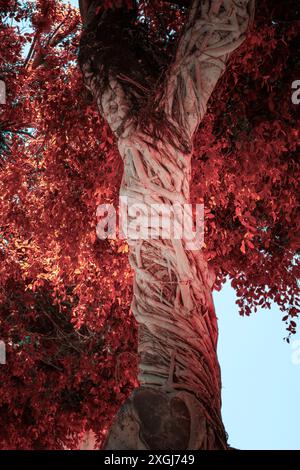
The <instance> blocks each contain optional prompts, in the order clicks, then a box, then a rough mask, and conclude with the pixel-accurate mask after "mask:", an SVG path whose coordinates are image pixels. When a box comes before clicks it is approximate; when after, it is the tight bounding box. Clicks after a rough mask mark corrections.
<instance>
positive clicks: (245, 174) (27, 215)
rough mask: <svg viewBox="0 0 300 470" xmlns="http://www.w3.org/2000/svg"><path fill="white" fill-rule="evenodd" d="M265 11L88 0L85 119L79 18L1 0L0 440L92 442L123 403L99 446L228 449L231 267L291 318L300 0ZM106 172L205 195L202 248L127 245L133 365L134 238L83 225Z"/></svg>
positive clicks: (107, 195) (126, 189)
mask: <svg viewBox="0 0 300 470" xmlns="http://www.w3.org/2000/svg"><path fill="white" fill-rule="evenodd" d="M271 4H272V2H268V1H264V2H260V5H258V6H257V11H256V15H255V18H256V19H255V25H254V27H253V29H252V30H249V28H248V26H249V23H250V22H251V20H252V16H253V5H252V2H247V1H245V2H238V3H237V2H231V1H229V0H228V1H224V2H211V1H207V2H198V1H196V0H195V1H193V2H191V3H190V2H185V1H177V2H175V1H174V2H171V1H170V2H167V1H157V2H148V1H141V2H137V3H134V2H130V1H129V2H123V1H116V2H108V1H106V2H105V1H103V2H97V1H95V2H88V1H87V2H82V5H81V14H82V18H83V23H84V29H83V34H82V39H81V44H80V52H79V61H80V66H81V69H82V72H83V76H84V80H85V83H86V85H87V87H88V88H89V90H90V92H91V95H92V96H93V98H94V99H95V100H96V102H97V104H98V108H99V110H100V116H98V113H97V110H96V109H95V107H94V105H93V102H92V99H91V98H92V96H90V95H87V93H86V92H85V91H84V89H83V87H82V76H81V72H80V71H79V70H78V68H77V65H76V63H75V61H76V56H77V47H78V40H79V36H80V31H79V29H80V28H79V25H80V21H79V16H78V13H77V12H76V11H75V10H74V9H71V8H69V7H66V6H64V5H63V4H62V3H61V2H60V1H51V2H45V1H42V0H40V1H38V2H36V4H35V5H33V4H32V3H29V2H28V3H26V2H22V4H21V3H19V2H15V1H11V2H5V5H4V8H3V10H2V20H3V23H2V29H1V38H5V39H4V40H5V44H6V48H4V49H3V51H4V52H3V54H4V57H3V58H4V63H3V64H2V68H1V74H2V76H1V77H4V79H5V82H6V85H7V90H8V96H7V105H6V106H5V107H3V108H2V111H3V112H2V127H1V129H2V149H3V157H2V169H1V185H2V194H3V197H2V199H1V202H0V203H1V216H2V217H1V220H2V222H1V224H2V227H1V230H2V240H3V242H2V251H1V256H2V265H1V276H0V279H1V289H2V290H1V302H2V307H1V311H2V314H1V315H2V320H3V322H2V326H1V333H0V334H1V338H3V339H5V340H6V343H7V344H8V359H10V360H8V364H7V365H6V366H5V368H6V370H5V371H4V370H0V373H1V375H2V383H3V384H4V387H5V390H6V393H4V394H3V395H2V398H1V400H2V401H1V405H0V406H1V416H2V420H3V424H5V426H2V430H1V446H2V447H4V448H8V447H10V448H13V447H14V446H16V447H19V448H61V447H68V448H71V447H75V446H76V445H77V442H78V439H79V437H80V432H81V431H82V430H84V429H86V430H89V429H93V430H94V431H95V433H96V435H97V437H98V441H99V444H100V443H101V442H102V441H103V437H104V435H105V434H106V432H107V429H108V428H109V426H110V422H111V419H112V417H113V416H114V414H115V412H116V410H117V409H118V408H119V406H120V405H121V403H123V402H124V401H125V400H126V401H125V404H124V405H123V407H122V408H121V412H119V414H118V415H117V418H116V420H115V421H114V424H113V426H112V428H111V431H110V434H109V438H108V440H107V442H106V447H107V448H121V446H124V447H125V448H144V447H148V448H152V449H155V448H163V446H165V448H167V449H170V448H174V449H180V448H227V446H228V444H227V437H226V433H225V430H224V427H223V424H222V420H221V412H220V407H221V403H220V394H221V380H220V372H219V365H218V360H217V356H216V342H217V324H216V316H215V312H214V308H213V303H212V296H211V294H212V289H213V288H220V287H221V285H222V283H223V282H224V281H225V279H226V277H230V278H231V280H232V285H233V286H234V287H235V289H236V291H237V294H238V298H239V299H238V302H239V305H240V309H241V314H246V315H249V314H250V312H251V310H253V309H256V308H257V307H258V306H263V307H268V306H270V302H271V300H274V301H276V302H277V303H278V304H279V305H280V307H281V308H282V310H283V311H284V312H285V316H284V321H286V322H287V330H288V338H287V339H289V335H291V334H293V333H294V332H295V327H296V323H295V320H296V318H297V316H298V305H299V304H298V301H297V292H298V291H297V278H298V277H299V266H298V265H297V249H298V234H299V222H298V218H297V214H298V206H297V202H296V197H297V193H296V187H297V186H296V184H297V176H298V172H299V162H298V160H297V152H298V150H299V134H298V129H297V119H298V113H299V111H298V108H297V106H296V105H294V104H293V103H292V101H291V83H292V81H293V80H295V79H297V78H298V77H297V70H298V67H299V63H298V61H297V57H296V51H297V48H298V47H299V33H298V29H299V28H298V24H297V21H294V20H297V15H298V14H299V12H298V11H297V8H296V7H295V8H293V2H290V8H282V7H272V5H271ZM237 5H238V6H237ZM292 12H293V14H294V15H295V17H293V16H291V13H292ZM9 18H12V20H10V19H9ZM21 18H22V19H26V21H27V22H29V23H30V24H31V25H32V30H30V31H29V32H28V33H27V35H24V34H22V31H21V30H20V23H19V22H20V20H21ZM245 35H247V39H246V40H245V41H244V37H245ZM26 42H28V43H30V44H31V48H29V51H28V54H27V57H26V59H25V61H24V60H23V58H22V45H23V44H24V43H26ZM237 47H239V54H233V56H232V58H231V59H230V61H229V63H228V57H229V55H230V54H231V53H232V52H234V50H236V48H237ZM225 64H226V67H227V68H226V72H225V73H224V71H225ZM221 75H222V79H221V80H219V81H218V79H219V77H220V76H221ZM215 87H216V89H215V91H214V93H213V95H212V99H211V100H210V102H209V105H208V99H209V97H210V95H211V93H212V91H213V90H214V88H215ZM207 106H208V109H207V111H206V108H207ZM279 106H280V109H278V107H279ZM205 111H206V114H205ZM204 114H205V117H204ZM200 121H201V124H200V127H199V128H198V126H199V123H200ZM107 123H108V124H109V126H108V125H107ZM109 127H110V129H109ZM117 146H118V148H117ZM119 153H120V154H121V156H122V159H123V162H124V163H125V171H124V177H123V178H122V182H121V177H122V173H123V168H122V162H121V160H120V156H119ZM120 183H121V191H122V192H123V194H125V195H128V196H129V197H130V198H131V203H133V202H135V201H136V200H142V201H143V202H146V204H147V205H150V204H152V203H153V202H157V201H163V202H164V203H168V204H171V203H172V202H174V201H177V200H178V201H179V202H185V201H188V200H189V199H190V194H189V192H190V187H189V186H190V183H191V200H193V201H197V202H203V203H204V207H205V247H204V249H202V250H201V251H199V250H198V251H193V250H186V249H185V242H186V241H185V240H183V241H176V240H162V239H159V240H152V239H151V240H147V241H144V242H143V243H140V244H139V243H137V242H134V241H130V240H129V241H130V243H129V257H130V263H131V266H132V268H133V271H134V272H135V278H134V296H133V302H132V308H131V311H132V312H133V313H134V315H135V317H136V320H137V323H138V325H139V346H138V347H139V358H137V355H136V354H135V344H136V330H135V326H134V318H133V316H132V314H131V313H130V312H129V304H130V301H131V298H132V293H131V282H132V271H131V270H130V268H129V266H128V264H127V251H128V246H127V244H126V243H125V242H124V241H122V240H104V241H103V240H98V239H97V238H96V235H95V226H96V223H97V221H96V218H95V210H96V207H97V205H98V204H99V203H103V202H109V203H114V204H116V203H117V200H118V190H119V185H120ZM16 351H18V354H16ZM137 362H139V368H140V374H139V382H140V386H139V387H137V385H138V384H137V380H136V372H135V371H136V365H137ZM133 388H134V391H133V392H132V390H133ZM33 391H34V393H32V392H33ZM49 404H51V406H49ZM37 405H38V406H37ZM45 410H46V411H45ZM11 416H14V418H13V419H11ZM45 423H46V424H45ZM123 423H126V425H127V426H130V429H131V432H130V433H128V432H127V435H126V436H125V437H124V435H123V434H122V424H123ZM25 426H26V436H24V432H23V429H24V427H25ZM54 430H55V433H54ZM115 446H116V447H115Z"/></svg>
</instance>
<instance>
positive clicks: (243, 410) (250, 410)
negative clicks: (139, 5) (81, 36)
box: [70, 0, 300, 450]
mask: <svg viewBox="0 0 300 470" xmlns="http://www.w3.org/2000/svg"><path fill="white" fill-rule="evenodd" d="M70 3H71V4H73V5H75V6H77V5H78V2H77V0H72V1H71V2H70ZM235 300H236V298H235V291H234V289H233V288H232V287H231V286H230V283H229V282H228V283H227V284H226V285H225V286H224V288H223V289H222V291H221V292H215V293H214V301H215V307H216V312H217V316H218V324H219V344H218V356H219V362H220V366H221V372H222V403H223V405H222V415H223V421H224V425H225V428H226V431H227V433H228V435H229V443H230V445H231V446H232V447H235V448H237V449H244V450H246V449H300V333H299V332H298V333H297V334H296V335H295V337H294V338H293V340H292V341H291V344H290V345H289V344H288V343H286V342H285V341H284V340H283V338H284V337H285V336H286V331H285V323H283V322H282V321H281V319H282V316H283V314H282V312H280V311H279V309H278V308H277V307H276V305H272V308H271V310H262V309H261V310H258V312H257V313H253V314H252V315H251V316H250V317H241V316H240V315H239V313H238V307H237V305H236V304H235Z"/></svg>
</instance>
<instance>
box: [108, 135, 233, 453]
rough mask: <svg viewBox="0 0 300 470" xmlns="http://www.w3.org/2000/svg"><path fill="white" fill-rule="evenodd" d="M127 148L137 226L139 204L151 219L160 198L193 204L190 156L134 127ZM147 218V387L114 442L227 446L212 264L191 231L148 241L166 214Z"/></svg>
mask: <svg viewBox="0 0 300 470" xmlns="http://www.w3.org/2000/svg"><path fill="white" fill-rule="evenodd" d="M119 150H120V153H121V155H122V158H123V161H124V177H123V182H122V187H121V196H122V197H123V198H124V197H126V198H127V201H128V213H129V214H130V212H131V217H130V215H129V220H128V226H129V232H130V227H132V226H134V225H135V222H136V221H135V214H134V213H135V212H136V210H135V209H137V208H139V209H140V211H143V212H144V215H145V216H147V214H148V215H149V214H150V213H151V209H152V211H153V207H155V205H157V204H158V203H161V204H164V207H168V206H169V207H170V212H171V211H172V207H173V206H174V204H176V203H177V204H178V206H179V205H180V206H182V205H183V204H184V203H188V202H189V185H190V174H191V171H190V165H191V155H190V154H183V153H180V152H179V151H178V150H177V149H175V148H174V147H173V146H172V144H170V142H168V141H167V140H165V141H164V140H159V141H157V140H156V141H155V139H154V138H151V137H149V136H148V135H146V134H143V132H142V131H138V130H137V129H134V128H133V129H131V131H130V133H129V135H126V137H123V138H120V139H119ZM145 212H146V213H145ZM138 218H139V219H140V217H138ZM145 220H146V222H145V224H144V227H140V229H142V230H144V234H143V235H142V236H141V238H140V239H137V240H134V239H133V238H131V233H128V241H129V247H130V256H129V260H130V264H131V266H132V268H133V269H134V272H135V279H134V297H133V301H132V312H133V314H134V315H135V318H136V320H137V322H138V328H139V344H138V353H139V358H140V364H139V367H140V373H139V382H140V388H139V389H137V390H135V391H134V393H133V395H132V397H131V398H130V399H129V400H128V402H126V403H125V405H124V406H123V407H122V409H121V410H120V412H119V414H118V416H117V418H116V421H115V423H114V425H113V427H112V429H111V431H110V435H109V438H108V440H107V443H106V448H107V449H200V448H201V449H214V448H226V435H225V432H224V428H223V424H222V420H221V411H220V407H221V399H220V392H221V382H220V370H219V364H218V360H217V355H216V344H217V324H216V317H215V312H214V307H213V301H212V295H211V287H212V280H211V276H210V273H209V270H208V267H207V264H206V263H205V261H204V259H203V256H202V255H201V251H193V250H187V249H186V245H187V244H188V243H189V240H186V239H185V237H184V234H183V238H182V239H175V238H174V237H172V236H171V237H170V238H169V239H163V238H162V237H161V236H160V237H159V238H158V237H156V238H151V237H150V236H149V238H147V239H143V236H146V234H147V230H153V232H154V231H155V229H156V228H157V226H154V224H155V222H157V219H155V218H154V219H153V218H152V219H151V223H150V224H149V225H147V222H149V220H148V217H146V219H145ZM153 220H154V222H153ZM136 223H137V222H136ZM161 225H162V224H161V223H160V227H161ZM149 235H151V234H149ZM171 235H172V233H171ZM129 429H130V432H129Z"/></svg>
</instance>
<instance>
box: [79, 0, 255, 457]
mask: <svg viewBox="0 0 300 470" xmlns="http://www.w3.org/2000/svg"><path fill="white" fill-rule="evenodd" d="M252 15H253V2H252V1H251V0H250V1H247V0H244V1H243V0H240V1H238V0H236V1H233V0H223V1H220V0H214V1H213V0H207V1H204V2H203V1H200V0H199V1H198V0H195V1H193V2H192V6H191V8H190V10H189V13H188V18H187V22H186V25H185V28H184V31H183V34H182V36H181V39H180V41H179V44H178V47H177V52H176V56H175V59H174V61H173V63H172V65H171V66H170V68H169V70H168V72H167V74H166V79H165V81H164V83H163V84H162V86H161V87H160V89H159V90H158V91H157V93H156V94H155V95H154V96H153V113H154V114H155V113H157V115H159V116H161V121H160V129H158V128H157V127H156V128H155V125H154V124H151V119H150V120H149V121H148V124H146V123H144V124H143V121H141V120H139V117H138V113H133V112H132V109H133V108H134V105H135V103H136V101H137V100H138V99H139V97H140V96H141V93H142V91H141V90H142V89H143V87H144V85H142V84H141V83H139V73H140V71H138V70H137V71H136V73H135V74H133V76H129V75H126V74H125V75H124V73H123V71H122V70H120V71H119V73H116V71H115V69H114V68H113V67H112V68H110V69H109V68H108V69H107V70H106V72H104V68H103V64H101V63H100V64H99V62H97V61H96V59H95V57H96V56H97V47H98V50H99V49H100V48H101V45H102V46H103V42H101V41H100V42H98V44H97V37H95V38H94V43H93V44H91V41H89V40H88V39H86V40H85V44H84V46H83V49H84V54H83V58H82V60H81V66H82V70H83V74H84V79H85V83H86V85H87V87H88V88H89V90H90V91H91V92H92V94H93V95H94V97H95V99H96V100H97V104H98V107H99V111H100V113H101V115H102V116H103V117H104V118H105V119H106V120H107V122H108V123H109V125H110V127H111V129H112V130H113V132H114V133H115V135H116V137H117V140H118V148H119V151H120V154H121V156H122V159H123V162H124V176H123V181H122V185H121V190H120V194H121V195H122V196H126V197H127V198H128V201H129V206H130V205H133V204H136V203H143V204H145V206H146V207H147V208H150V207H151V205H153V204H158V203H163V204H168V205H169V206H170V207H171V206H172V204H175V203H180V204H184V203H188V202H189V188H190V180H191V153H192V138H193V134H194V132H195V129H196V128H197V125H198V124H199V122H200V120H201V119H202V117H203V116H204V113H205V110H206V106H207V101H208V99H209V96H210V94H211V93H212V91H213V89H214V87H215V84H216V82H217V81H218V79H219V77H220V75H221V74H222V73H223V71H224V69H225V63H226V60H227V58H228V56H229V54H230V53H231V52H232V51H233V50H235V49H236V48H237V47H238V46H239V45H240V44H241V42H242V41H243V40H244V37H245V31H246V29H247V27H248V24H249V20H250V19H251V17H252ZM93 21H94V20H93V19H92V22H93ZM87 44H89V47H90V55H88V54H87ZM101 73H102V75H101ZM105 73H106V79H104V74H105ZM150 228H151V227H150ZM128 241H129V247H130V255H129V261H130V264H131V266H132V268H133V269H134V272H135V278H134V296H133V300H132V306H131V307H132V312H133V314H134V316H135V318H136V320H137V323H138V328H139V344H138V353H139V369H140V372H139V382H140V388H138V389H137V390H136V391H135V392H134V393H133V395H132V396H131V397H130V398H129V399H128V401H127V402H126V403H125V404H124V405H123V407H122V409H121V410H120V412H119V414H118V415H117V418H116V420H115V422H114V424H113V426H112V429H111V431H110V434H109V437H108V440H107V443H106V449H222V448H223V449H225V448H227V440H226V433H225V430H224V426H223V423H222V418H221V379H220V369H219V364H218V359H217V353H216V347H217V336H218V332H217V322H216V316H215V311H214V306H213V301H212V286H213V282H214V276H213V274H212V273H211V271H210V270H209V268H208V266H207V263H206V262H205V259H204V257H203V254H202V252H201V250H198V251H193V250H188V249H187V242H188V240H187V239H186V238H185V237H183V239H181V240H177V239H175V238H174V237H171V238H170V239H162V238H161V237H160V238H158V239H151V238H150V239H147V240H134V239H130V236H129V240H128Z"/></svg>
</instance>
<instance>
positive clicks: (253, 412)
mask: <svg viewBox="0 0 300 470" xmlns="http://www.w3.org/2000/svg"><path fill="white" fill-rule="evenodd" d="M235 299H236V297H235V291H234V289H233V288H232V287H231V286H230V283H227V284H226V285H225V286H224V288H223V289H222V291H221V292H217V293H215V294H214V300H215V307H216V312H217V316H218V324H219V345H218V356H219V362H220V365H221V372H222V386H223V387H222V403H223V406H222V415H223V420H224V425H225V428H226V431H227V433H228V435H229V443H230V445H231V446H232V447H235V448H237V449H244V450H246V449H300V341H299V339H300V334H299V333H297V334H296V335H294V336H295V338H293V340H291V344H290V345H289V344H288V343H286V342H285V341H283V338H284V336H285V333H286V331H285V323H284V322H282V320H281V319H282V316H283V314H282V312H280V310H279V309H278V308H277V307H276V306H275V305H273V306H272V308H271V309H270V310H263V309H261V310H259V311H258V312H257V313H253V314H252V315H251V316H250V317H241V316H240V315H239V313H238V307H237V305H236V304H235Z"/></svg>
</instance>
